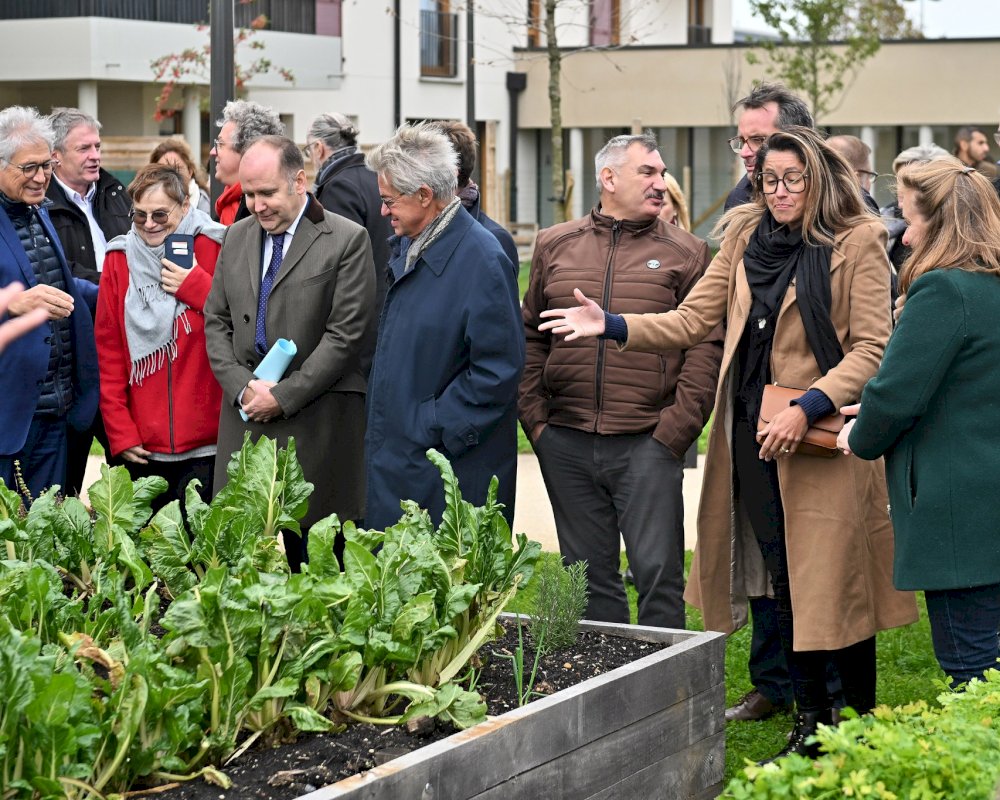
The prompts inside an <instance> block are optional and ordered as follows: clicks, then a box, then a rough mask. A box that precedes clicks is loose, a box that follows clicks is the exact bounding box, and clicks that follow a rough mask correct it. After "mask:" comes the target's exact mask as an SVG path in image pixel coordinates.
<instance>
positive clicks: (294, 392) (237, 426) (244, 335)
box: [205, 136, 375, 570]
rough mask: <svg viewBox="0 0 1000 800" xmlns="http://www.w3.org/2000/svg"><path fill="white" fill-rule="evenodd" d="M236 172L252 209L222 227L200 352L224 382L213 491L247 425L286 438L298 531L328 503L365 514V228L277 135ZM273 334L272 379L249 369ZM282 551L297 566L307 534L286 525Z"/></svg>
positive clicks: (368, 269)
mask: <svg viewBox="0 0 1000 800" xmlns="http://www.w3.org/2000/svg"><path fill="white" fill-rule="evenodd" d="M239 177H240V184H241V185H242V187H243V193H244V195H245V197H246V201H247V207H248V208H249V210H250V212H251V213H252V214H253V216H252V217H251V218H248V219H245V220H241V221H239V222H237V223H235V224H234V225H233V226H232V227H231V228H230V229H229V230H228V231H227V232H226V238H225V241H224V242H223V245H222V252H221V253H220V255H219V261H218V263H217V264H216V267H215V278H214V280H213V283H212V291H211V292H210V294H209V296H208V300H207V301H206V303H205V338H206V340H207V346H208V356H209V360H210V361H211V364H212V370H213V371H214V372H215V377H216V378H217V379H218V381H219V384H220V385H221V386H222V391H223V403H222V412H221V415H220V419H219V451H218V457H217V459H216V471H215V488H216V491H218V490H219V489H221V488H222V487H223V486H224V485H225V484H226V481H227V475H226V465H227V462H228V461H229V457H230V455H231V454H232V453H233V452H235V451H237V450H239V448H240V445H241V444H242V442H243V435H244V433H245V432H247V431H249V432H250V434H251V436H252V437H253V438H254V439H256V438H257V437H259V436H262V435H266V436H270V437H272V438H274V439H277V440H278V442H279V444H281V445H284V444H285V442H286V441H287V440H288V438H289V437H291V436H294V437H295V442H296V453H297V455H298V458H299V462H300V463H301V465H302V471H303V473H304V474H305V477H306V480H308V481H309V482H311V483H312V484H313V485H314V486H315V490H314V492H313V494H312V497H310V499H309V511H308V512H307V514H306V516H305V518H304V519H303V520H302V526H303V532H305V531H306V530H307V529H308V527H309V526H310V525H312V524H313V523H314V522H317V521H318V520H320V519H322V518H323V517H326V516H328V515H330V514H332V513H336V514H338V515H339V516H340V519H342V520H359V519H362V518H363V517H364V497H365V485H364V477H363V467H362V452H363V450H362V449H363V443H364V429H365V422H364V415H365V388H366V384H365V376H364V374H363V373H362V369H361V351H362V345H363V342H364V336H365V331H366V330H367V327H368V324H369V319H370V315H371V313H372V307H373V304H374V296H375V280H374V277H373V274H374V273H373V267H372V255H371V245H370V244H369V242H368V236H367V235H366V234H365V230H364V228H362V227H361V226H360V225H356V224H355V223H353V222H350V221H349V220H346V219H344V218H343V217H340V216H338V215H336V214H332V213H330V212H329V211H325V210H324V209H323V207H322V206H321V205H320V204H319V202H318V201H317V200H316V199H315V198H313V197H312V196H311V195H309V194H308V193H307V192H306V176H305V169H304V163H303V160H302V153H301V151H300V150H299V149H298V147H296V146H295V143H294V142H292V141H291V140H290V139H288V138H286V137H284V136H264V137H262V138H260V139H259V140H258V141H257V142H255V143H254V144H253V145H251V146H250V147H249V148H248V149H247V150H246V152H245V153H244V154H243V158H242V160H241V162H240V169H239ZM280 338H283V339H290V340H292V341H293V342H295V345H296V347H297V348H298V352H297V354H296V355H295V357H294V358H293V359H292V362H291V364H290V365H289V366H288V368H287V369H286V370H285V373H284V375H283V376H282V377H281V378H280V379H279V380H277V381H271V380H261V379H258V378H257V377H256V376H255V375H254V370H255V369H256V368H257V367H258V365H259V364H260V362H261V360H262V359H263V357H264V354H265V353H267V351H268V350H269V349H270V348H271V347H272V346H273V345H274V343H275V341H276V340H278V339H280ZM240 410H242V411H243V412H244V413H245V414H246V415H247V417H248V418H249V419H248V421H247V422H244V421H243V420H242V418H241V417H240V414H239V412H240ZM285 551H286V553H287V555H288V561H289V564H290V566H291V567H292V569H293V570H298V569H299V567H300V564H301V562H302V561H303V560H305V541H304V537H303V541H302V542H299V541H298V537H297V536H295V535H294V534H287V533H286V535H285Z"/></svg>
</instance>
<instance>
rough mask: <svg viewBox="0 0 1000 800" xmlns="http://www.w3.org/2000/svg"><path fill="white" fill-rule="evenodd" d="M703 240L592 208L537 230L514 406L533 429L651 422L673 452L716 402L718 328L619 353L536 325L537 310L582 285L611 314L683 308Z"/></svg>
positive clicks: (561, 303)
mask: <svg viewBox="0 0 1000 800" xmlns="http://www.w3.org/2000/svg"><path fill="white" fill-rule="evenodd" d="M708 262H709V254H708V246H707V245H706V244H705V242H703V241H702V240H701V239H699V238H697V237H696V236H693V235H692V234H690V233H687V232H686V231H684V230H682V229H680V228H678V227H676V226H674V225H670V224H669V223H666V222H663V221H662V220H659V219H657V220H654V221H652V222H648V221H647V222H629V221H621V220H614V219H612V218H611V217H608V216H605V215H603V214H601V213H600V212H599V210H598V209H595V210H594V211H592V212H591V213H590V215H589V216H587V217H584V218H582V219H578V220H573V221H571V222H565V223H562V224H560V225H554V226H553V227H551V228H546V229H545V230H543V231H540V232H539V233H538V238H537V240H536V242H535V253H534V257H533V259H532V262H531V278H530V283H529V286H528V291H527V294H525V297H524V307H523V310H522V313H523V317H524V332H525V338H526V340H527V353H526V363H525V368H524V377H523V378H522V380H521V387H520V398H519V405H518V411H519V414H520V418H521V424H522V425H523V426H524V428H525V431H526V433H528V435H529V436H530V435H531V432H532V430H533V428H534V426H535V425H537V424H539V423H552V424H554V425H561V426H564V427H567V428H575V429H577V430H582V431H588V432H591V433H599V434H627V433H641V432H644V431H650V430H652V431H653V436H654V438H655V439H657V440H658V441H659V442H660V443H661V444H663V445H664V446H666V447H667V448H668V449H669V450H670V451H671V452H672V453H673V454H674V455H675V456H677V458H679V459H680V458H683V456H684V452H685V451H686V450H687V448H688V447H689V446H690V445H691V442H693V441H694V440H695V439H696V438H697V437H698V434H699V433H700V432H701V430H702V428H703V426H704V424H705V422H706V420H707V419H708V416H709V414H710V412H711V410H712V403H713V401H714V398H715V387H716V383H717V381H718V377H719V365H720V363H721V360H722V330H721V327H720V328H719V329H717V330H715V331H713V332H712V334H711V335H710V336H709V337H708V338H706V339H705V341H704V342H702V343H701V344H698V345H695V346H694V347H692V348H690V349H689V350H686V351H683V352H682V351H678V350H673V351H668V352H665V353H659V354H653V353H631V352H621V351H619V350H618V348H617V347H615V346H614V344H613V343H611V342H607V341H605V340H603V339H596V338H589V339H582V340H575V341H572V342H567V341H566V340H565V339H564V338H562V337H561V336H551V335H549V334H548V333H539V331H538V325H539V323H540V322H542V319H541V317H539V313H540V312H541V311H543V310H545V309H547V308H565V307H568V306H573V305H576V300H574V298H573V289H574V288H579V289H580V290H581V291H582V292H583V293H584V294H585V295H587V297H589V298H591V299H592V300H594V301H596V302H597V303H599V304H600V305H601V307H602V308H604V309H605V310H606V311H610V312H611V313H614V314H622V313H640V314H641V313H647V312H661V311H669V310H671V309H674V308H677V306H678V305H680V303H681V302H682V301H683V300H684V298H685V297H686V296H687V294H688V292H690V291H691V288H692V287H693V286H694V285H695V283H696V282H697V281H698V279H699V278H700V277H701V276H702V274H703V273H704V271H705V268H706V267H707V266H708Z"/></svg>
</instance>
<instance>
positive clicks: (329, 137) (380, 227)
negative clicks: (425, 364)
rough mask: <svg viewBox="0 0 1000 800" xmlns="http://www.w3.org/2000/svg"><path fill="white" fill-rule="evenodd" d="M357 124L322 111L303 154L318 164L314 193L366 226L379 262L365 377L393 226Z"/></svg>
mask: <svg viewBox="0 0 1000 800" xmlns="http://www.w3.org/2000/svg"><path fill="white" fill-rule="evenodd" d="M357 145H358V129H357V128H355V127H354V123H352V122H351V120H350V118H348V117H347V116H345V115H344V114H340V113H338V112H336V111H333V112H330V113H329V114H320V115H319V116H318V117H316V119H314V120H313V123H312V125H310V126H309V132H308V133H307V134H306V146H305V154H306V155H307V156H308V157H309V158H310V159H311V160H312V162H313V166H314V167H315V168H316V183H315V185H314V186H313V194H315V195H316V199H317V200H319V202H320V205H322V206H323V208H325V209H326V210H327V211H332V212H333V213H334V214H340V216H342V217H347V219H349V220H351V222H356V223H358V225H361V226H362V227H363V228H364V229H365V230H366V231H368V238H369V240H370V241H371V244H372V259H373V261H374V262H375V308H374V309H373V311H374V313H373V314H372V316H371V321H370V323H369V330H368V331H367V333H366V337H365V346H364V347H363V348H362V351H361V366H362V370H363V371H364V374H365V377H367V376H368V373H369V371H370V370H371V365H372V358H373V357H374V355H375V338H376V336H377V334H378V320H379V316H380V314H381V312H382V304H383V303H384V302H385V292H386V270H388V268H389V237H390V236H392V226H391V225H390V224H389V219H388V217H383V216H382V199H381V198H380V197H379V193H378V178H377V177H376V176H375V173H374V172H372V171H371V170H370V169H368V167H366V166H365V154H364V153H362V152H361V151H360V150H359V149H358V146H357Z"/></svg>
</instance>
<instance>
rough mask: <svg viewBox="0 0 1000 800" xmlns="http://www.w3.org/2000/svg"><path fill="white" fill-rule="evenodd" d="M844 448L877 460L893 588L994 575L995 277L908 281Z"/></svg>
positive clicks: (998, 509)
mask: <svg viewBox="0 0 1000 800" xmlns="http://www.w3.org/2000/svg"><path fill="white" fill-rule="evenodd" d="M850 445H851V449H852V450H853V451H854V453H855V454H857V455H859V456H860V457H861V458H866V459H874V458H878V457H879V456H881V455H885V466H886V478H887V482H888V488H889V501H890V503H891V516H892V524H893V528H894V530H895V534H896V554H895V562H894V572H893V581H894V583H895V585H896V588H898V589H958V588H965V587H970V586H982V585H985V584H989V583H997V582H1000V279H998V278H996V277H994V276H993V275H987V274H984V273H974V272H969V271H966V270H961V269H948V270H934V271H932V272H929V273H927V274H925V275H923V276H921V277H920V278H918V279H917V280H916V281H915V282H914V283H913V285H912V286H911V287H910V291H909V294H908V295H907V300H906V309H905V310H904V312H903V314H902V316H901V317H900V319H899V325H898V326H897V328H896V330H895V332H894V333H893V335H892V338H891V339H890V340H889V345H888V347H887V348H886V351H885V356H884V358H883V360H882V365H881V367H880V368H879V371H878V374H877V375H876V376H875V377H874V378H872V379H871V381H869V383H868V385H867V386H866V387H865V390H864V393H863V394H862V396H861V413H860V414H859V416H858V420H857V423H856V424H855V426H854V430H853V431H851V434H850Z"/></svg>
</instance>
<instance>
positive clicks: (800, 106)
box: [732, 82, 816, 131]
mask: <svg viewBox="0 0 1000 800" xmlns="http://www.w3.org/2000/svg"><path fill="white" fill-rule="evenodd" d="M768 103H776V104H777V105H778V116H777V118H776V119H775V125H777V126H778V130H781V131H785V130H788V129H789V128H790V127H792V126H793V125H801V126H802V127H803V128H814V127H816V123H815V122H814V121H813V116H812V114H811V113H810V112H809V106H807V105H806V102H805V101H804V100H803V99H802V98H801V97H799V96H798V95H796V94H794V93H793V92H791V91H790V90H789V89H788V88H787V87H785V86H783V85H782V84H780V83H766V82H765V83H758V84H757V85H756V86H754V87H753V88H752V89H751V90H750V94H748V95H747V96H746V97H741V98H740V99H739V100H737V101H736V102H735V103H734V104H733V108H732V110H733V111H737V110H739V109H741V108H742V109H756V108H763V107H764V106H766V105H767V104H768Z"/></svg>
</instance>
